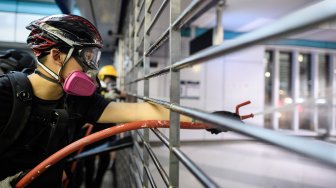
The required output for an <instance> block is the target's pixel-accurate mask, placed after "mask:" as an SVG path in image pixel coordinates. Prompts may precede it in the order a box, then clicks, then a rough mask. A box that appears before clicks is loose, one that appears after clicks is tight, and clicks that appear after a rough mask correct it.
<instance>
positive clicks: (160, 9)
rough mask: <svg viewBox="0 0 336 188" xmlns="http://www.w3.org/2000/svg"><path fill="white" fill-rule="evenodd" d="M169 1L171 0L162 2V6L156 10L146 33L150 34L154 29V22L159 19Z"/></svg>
mask: <svg viewBox="0 0 336 188" xmlns="http://www.w3.org/2000/svg"><path fill="white" fill-rule="evenodd" d="M168 2H169V0H164V1H163V2H162V4H161V6H160V8H159V9H158V11H157V12H156V14H155V16H154V17H153V19H152V22H151V23H150V24H149V26H148V29H147V30H146V31H145V33H146V34H147V35H149V33H150V31H151V30H152V28H153V26H154V24H155V23H156V22H157V21H158V19H159V17H160V15H161V14H162V12H163V10H164V9H165V8H166V6H167V4H168Z"/></svg>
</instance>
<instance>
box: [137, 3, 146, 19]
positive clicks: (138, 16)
mask: <svg viewBox="0 0 336 188" xmlns="http://www.w3.org/2000/svg"><path fill="white" fill-rule="evenodd" d="M144 5H145V0H143V1H142V3H141V5H140V8H139V12H138V15H137V21H139V19H140V14H141V11H142V8H143V7H144ZM138 6H139V4H138Z"/></svg>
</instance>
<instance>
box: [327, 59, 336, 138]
mask: <svg viewBox="0 0 336 188" xmlns="http://www.w3.org/2000/svg"><path fill="white" fill-rule="evenodd" d="M335 60H336V58H335V54H330V56H329V62H330V67H329V75H330V77H329V79H330V80H329V85H328V96H329V97H328V99H329V101H328V104H329V110H328V111H329V112H330V114H329V120H328V126H330V132H331V133H334V134H336V61H335Z"/></svg>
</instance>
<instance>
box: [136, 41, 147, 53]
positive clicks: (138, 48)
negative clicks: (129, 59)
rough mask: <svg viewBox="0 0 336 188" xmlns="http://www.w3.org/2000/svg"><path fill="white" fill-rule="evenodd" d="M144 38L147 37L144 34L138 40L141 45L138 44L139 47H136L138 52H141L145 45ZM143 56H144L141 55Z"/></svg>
mask: <svg viewBox="0 0 336 188" xmlns="http://www.w3.org/2000/svg"><path fill="white" fill-rule="evenodd" d="M144 38H145V37H144V36H142V38H141V39H139V40H138V44H139V45H138V46H137V48H136V51H137V52H140V49H141V47H143V42H144ZM141 57H142V56H141Z"/></svg>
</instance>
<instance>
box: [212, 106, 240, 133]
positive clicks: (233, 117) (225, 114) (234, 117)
mask: <svg viewBox="0 0 336 188" xmlns="http://www.w3.org/2000/svg"><path fill="white" fill-rule="evenodd" d="M212 114H216V115H218V116H221V117H225V118H229V119H231V120H235V121H239V122H241V123H244V122H243V121H242V120H241V119H240V116H239V115H238V114H236V113H232V112H229V111H215V112H213V113H212ZM206 130H207V131H209V132H211V134H219V133H221V132H228V130H226V129H218V128H211V129H206Z"/></svg>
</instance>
